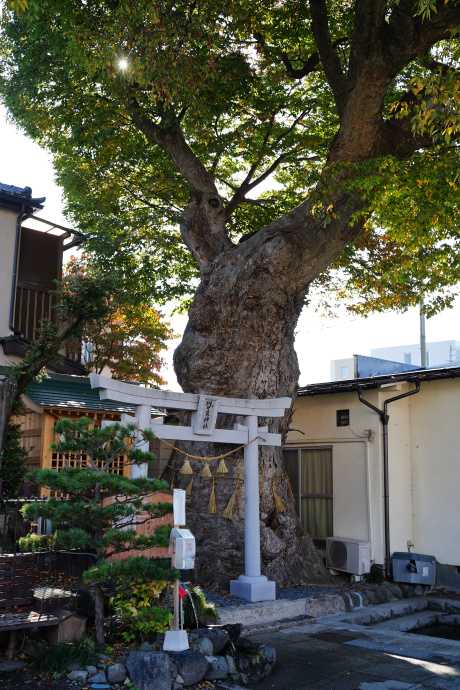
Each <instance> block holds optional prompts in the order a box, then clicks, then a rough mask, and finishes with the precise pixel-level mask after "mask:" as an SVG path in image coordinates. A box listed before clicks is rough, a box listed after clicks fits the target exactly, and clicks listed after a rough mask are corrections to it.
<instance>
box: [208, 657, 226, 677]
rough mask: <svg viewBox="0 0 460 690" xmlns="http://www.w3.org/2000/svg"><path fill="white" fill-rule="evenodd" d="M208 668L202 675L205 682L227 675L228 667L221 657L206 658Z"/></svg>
mask: <svg viewBox="0 0 460 690" xmlns="http://www.w3.org/2000/svg"><path fill="white" fill-rule="evenodd" d="M206 661H207V662H208V667H207V669H206V673H205V674H204V678H205V680H219V679H221V678H226V677H227V675H228V666H227V662H226V661H225V658H224V657H223V656H207V657H206Z"/></svg>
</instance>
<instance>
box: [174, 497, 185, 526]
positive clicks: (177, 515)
mask: <svg viewBox="0 0 460 690" xmlns="http://www.w3.org/2000/svg"><path fill="white" fill-rule="evenodd" d="M173 512H174V524H175V525H177V526H178V527H180V526H181V525H185V491H184V489H174V492H173Z"/></svg>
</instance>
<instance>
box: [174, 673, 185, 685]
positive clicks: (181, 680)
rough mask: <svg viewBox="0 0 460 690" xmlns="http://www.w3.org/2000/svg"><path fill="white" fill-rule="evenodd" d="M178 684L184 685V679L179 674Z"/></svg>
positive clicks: (177, 677)
mask: <svg viewBox="0 0 460 690" xmlns="http://www.w3.org/2000/svg"><path fill="white" fill-rule="evenodd" d="M176 683H178V684H179V685H183V684H184V679H183V678H182V676H180V675H179V674H177V676H176Z"/></svg>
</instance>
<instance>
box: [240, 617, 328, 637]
mask: <svg viewBox="0 0 460 690" xmlns="http://www.w3.org/2000/svg"><path fill="white" fill-rule="evenodd" d="M316 622H317V619H316V618H313V616H293V617H292V618H281V619H280V620H276V621H265V622H264V623H246V624H245V625H243V630H242V631H241V637H250V636H251V635H258V634H259V633H268V632H278V630H285V629H286V628H298V627H299V628H300V627H303V626H304V625H313V624H314V623H316Z"/></svg>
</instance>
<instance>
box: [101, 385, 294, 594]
mask: <svg viewBox="0 0 460 690" xmlns="http://www.w3.org/2000/svg"><path fill="white" fill-rule="evenodd" d="M90 381H91V387H92V388H94V389H96V390H99V395H100V398H101V400H112V401H115V402H121V403H129V404H131V405H134V406H135V409H136V418H135V420H134V421H135V422H136V424H137V426H138V427H139V429H147V428H151V429H152V431H153V432H154V433H155V436H156V437H157V438H159V439H164V440H168V441H171V440H172V441H206V442H208V443H231V444H235V445H237V446H242V445H244V444H249V445H246V446H245V448H244V566H245V567H244V570H245V572H244V575H240V576H239V578H238V579H237V580H231V581H230V593H231V594H234V595H235V596H238V597H243V598H244V599H248V600H249V601H269V600H273V599H276V585H275V582H272V581H269V580H267V578H266V577H265V575H262V574H261V572H260V522H259V520H260V518H259V446H281V434H269V433H268V427H259V425H258V417H283V416H284V413H285V410H286V409H288V408H289V407H290V406H291V399H290V398H274V399H271V400H248V399H244V398H221V397H217V396H213V395H206V394H204V395H197V394H195V393H177V392H175V391H162V390H157V389H153V388H141V387H140V386H134V385H133V384H131V383H125V382H123V381H116V380H114V379H109V378H106V377H104V376H100V375H99V374H91V376H90ZM152 406H154V407H166V408H168V409H172V410H191V412H192V415H191V417H192V418H191V425H190V426H169V425H168V426H165V425H163V418H162V417H159V418H157V419H153V420H152V419H151V416H152ZM218 412H221V413H223V414H234V415H240V416H244V418H245V423H244V424H235V426H234V428H233V429H216V427H215V424H216V419H217V413H218ZM122 420H123V421H125V422H126V421H133V419H132V417H129V415H123V417H122ZM145 446H146V447H145V448H144V450H148V442H146V444H145ZM131 475H132V476H133V477H146V476H147V465H133V466H132V468H131Z"/></svg>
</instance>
